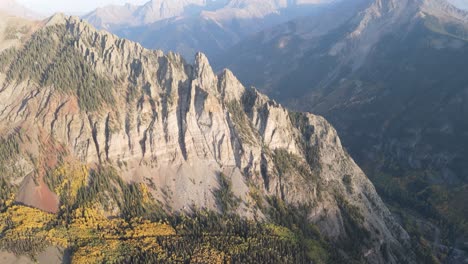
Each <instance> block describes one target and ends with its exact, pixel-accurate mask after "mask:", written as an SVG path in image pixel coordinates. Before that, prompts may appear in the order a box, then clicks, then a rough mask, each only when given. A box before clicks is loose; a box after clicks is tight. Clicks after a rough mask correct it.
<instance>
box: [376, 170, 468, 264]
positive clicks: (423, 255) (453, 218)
mask: <svg viewBox="0 0 468 264" xmlns="http://www.w3.org/2000/svg"><path fill="white" fill-rule="evenodd" d="M372 175H377V176H376V177H373V182H374V184H375V186H376V188H377V191H378V193H379V194H380V195H381V196H382V198H383V199H384V200H385V202H386V203H387V204H389V205H390V206H391V208H392V211H393V212H394V213H397V214H398V215H400V216H401V217H403V218H404V219H405V221H403V228H405V230H407V231H408V233H410V235H411V238H412V242H413V247H414V248H415V249H416V250H415V252H417V253H418V254H419V256H418V257H419V258H420V259H424V260H425V261H426V263H431V262H429V259H432V257H433V256H432V251H431V249H430V243H429V242H428V241H430V240H431V237H432V236H433V234H432V233H429V234H428V233H425V232H421V231H420V230H419V228H418V227H417V221H416V220H415V219H417V218H420V219H425V221H428V222H429V223H432V224H434V225H435V226H437V228H438V229H439V230H440V240H441V241H440V242H441V243H443V244H445V245H449V246H454V245H456V242H457V241H456V238H457V237H460V236H462V237H463V236H465V237H466V236H467V234H468V223H467V220H466V219H468V212H467V211H466V209H465V208H466V206H465V205H464V204H463V203H464V201H466V200H467V199H468V185H466V184H465V185H461V186H459V187H457V188H454V187H451V186H446V185H443V184H439V185H434V184H431V183H430V182H429V181H430V179H431V178H432V175H431V173H429V172H426V173H420V172H417V171H414V172H405V173H401V176H400V177H393V176H392V175H390V174H386V173H383V172H380V173H377V174H372ZM439 257H440V259H441V260H443V258H444V256H439Z"/></svg>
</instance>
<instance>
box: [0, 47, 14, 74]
mask: <svg viewBox="0 0 468 264" xmlns="http://www.w3.org/2000/svg"><path fill="white" fill-rule="evenodd" d="M16 53H17V50H16V49H15V48H9V49H6V50H3V51H2V52H1V53H0V72H4V71H5V70H6V69H7V68H8V67H9V66H10V64H11V63H12V62H13V59H14V58H15V55H16Z"/></svg>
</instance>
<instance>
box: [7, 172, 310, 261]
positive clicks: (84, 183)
mask: <svg viewBox="0 0 468 264" xmlns="http://www.w3.org/2000/svg"><path fill="white" fill-rule="evenodd" d="M45 180H46V183H47V184H48V185H49V187H50V189H52V190H54V191H55V192H56V193H57V194H58V195H59V197H60V211H59V212H58V213H57V214H49V213H45V212H42V211H40V210H38V209H34V208H30V207H27V206H22V205H15V204H14V196H11V197H10V196H5V195H4V197H7V198H8V199H4V200H5V201H6V202H4V203H3V206H4V207H3V208H4V209H3V210H0V249H1V250H7V251H10V252H13V253H14V254H17V255H26V256H29V257H30V258H32V259H34V258H35V257H36V256H37V255H38V254H39V253H41V252H43V251H44V250H45V249H46V248H47V247H49V246H55V247H59V248H62V249H68V250H70V251H71V260H72V263H139V262H142V261H144V262H145V263H187V262H190V263H225V262H226V261H228V262H230V261H232V262H236V263H244V262H249V263H255V261H256V260H262V261H263V260H264V261H266V262H275V263H276V262H279V263H297V262H298V261H299V262H301V261H300V260H301V258H302V257H303V256H304V254H302V255H301V254H297V252H299V253H300V251H299V250H300V248H299V247H298V246H297V243H296V240H295V239H294V235H293V234H292V232H291V231H290V230H289V229H288V228H286V227H282V226H275V225H258V224H256V223H253V222H249V221H246V220H242V219H239V218H236V217H235V216H234V215H232V216H231V217H229V218H220V217H219V215H218V214H216V213H213V212H209V211H200V212H198V211H197V212H195V215H193V216H191V217H188V216H186V215H177V216H169V215H167V214H161V213H160V211H159V210H161V209H159V205H158V203H157V201H156V200H154V199H153V197H152V194H151V191H150V189H149V188H148V186H147V185H145V184H143V183H126V182H124V181H123V180H122V179H121V178H120V177H119V176H118V174H116V173H115V171H114V170H113V169H112V168H98V169H96V170H89V169H88V168H87V167H86V166H82V165H79V164H72V163H70V164H65V165H61V166H59V167H58V168H56V169H55V170H53V171H52V172H51V173H50V174H48V175H47V177H46V178H45ZM109 201H112V202H109ZM5 205H6V206H5ZM150 219H151V220H150ZM162 219H164V220H162ZM169 223H171V224H169ZM269 245H272V246H271V247H270V246H269Z"/></svg>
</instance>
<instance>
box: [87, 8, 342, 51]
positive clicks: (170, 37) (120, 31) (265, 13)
mask: <svg viewBox="0 0 468 264" xmlns="http://www.w3.org/2000/svg"><path fill="white" fill-rule="evenodd" d="M333 2H335V0H294V1H286V0H280V1H278V0H268V1H265V0H255V1H252V0H248V1H247V0H229V1H228V0H211V1H206V0H185V1H179V0H164V1H156V0H153V1H150V2H148V3H147V4H145V5H142V6H132V5H126V6H110V7H104V8H100V9H97V10H95V11H93V12H91V13H90V14H88V15H86V16H84V19H85V20H87V21H89V22H90V23H91V24H93V25H94V26H96V27H97V28H103V29H107V30H109V31H111V32H113V33H115V34H117V35H119V36H120V37H124V38H128V39H131V40H134V41H137V42H139V43H141V44H142V45H143V46H145V47H148V48H157V49H162V50H164V51H176V52H178V53H181V54H182V55H183V56H186V57H189V58H192V57H193V56H194V54H195V53H196V52H198V51H202V52H205V53H206V54H208V56H209V57H211V56H212V55H215V54H218V53H220V52H221V51H224V50H226V49H227V48H229V47H231V46H232V45H233V44H235V43H237V42H239V41H240V40H241V39H243V38H244V37H246V36H248V35H250V34H252V33H255V32H258V31H260V30H263V29H266V28H269V27H271V26H272V25H276V24H279V23H281V22H284V21H288V20H290V19H293V18H296V17H298V16H301V15H304V14H309V13H311V12H318V9H320V8H321V7H322V6H325V5H326V4H329V3H333ZM319 7H320V8H319Z"/></svg>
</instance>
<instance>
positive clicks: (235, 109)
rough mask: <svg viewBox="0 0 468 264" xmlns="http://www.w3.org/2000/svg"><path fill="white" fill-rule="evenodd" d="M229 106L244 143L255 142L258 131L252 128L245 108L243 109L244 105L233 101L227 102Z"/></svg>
mask: <svg viewBox="0 0 468 264" xmlns="http://www.w3.org/2000/svg"><path fill="white" fill-rule="evenodd" d="M227 108H228V111H229V113H230V117H231V118H232V121H233V123H234V126H235V128H236V131H237V133H239V136H240V137H241V139H242V141H243V143H246V144H250V145H252V144H255V142H256V140H255V137H256V136H257V133H258V132H256V130H255V129H254V128H252V126H251V122H250V120H249V118H248V117H247V115H246V114H245V111H244V109H242V105H241V104H240V103H239V102H238V101H232V102H230V103H228V104H227Z"/></svg>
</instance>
